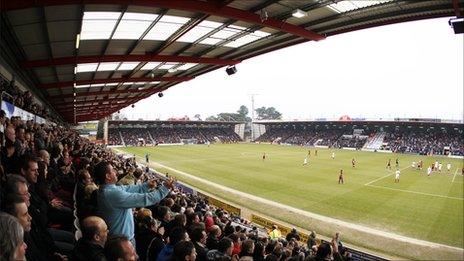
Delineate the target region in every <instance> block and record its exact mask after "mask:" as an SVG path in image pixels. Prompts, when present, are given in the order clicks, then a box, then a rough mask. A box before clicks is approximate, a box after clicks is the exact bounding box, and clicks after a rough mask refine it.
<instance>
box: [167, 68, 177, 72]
mask: <svg viewBox="0 0 464 261" xmlns="http://www.w3.org/2000/svg"><path fill="white" fill-rule="evenodd" d="M168 72H169V73H173V72H177V69H176V68H171V69H169V70H168Z"/></svg>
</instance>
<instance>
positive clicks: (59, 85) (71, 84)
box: [38, 76, 194, 89]
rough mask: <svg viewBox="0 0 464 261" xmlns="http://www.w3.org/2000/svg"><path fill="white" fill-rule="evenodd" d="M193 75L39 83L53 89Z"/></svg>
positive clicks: (162, 79)
mask: <svg viewBox="0 0 464 261" xmlns="http://www.w3.org/2000/svg"><path fill="white" fill-rule="evenodd" d="M193 78H194V77H191V76H182V77H174V76H172V77H153V78H152V77H138V78H111V79H95V80H80V81H76V82H73V81H68V82H55V83H46V84H39V86H38V87H39V88H40V89H54V88H63V87H74V83H76V85H88V84H102V83H122V82H184V81H189V80H192V79H193Z"/></svg>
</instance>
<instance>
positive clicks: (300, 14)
mask: <svg viewBox="0 0 464 261" xmlns="http://www.w3.org/2000/svg"><path fill="white" fill-rule="evenodd" d="M292 16H293V17H296V18H302V17H305V16H306V12H305V11H303V10H301V9H296V10H295V11H293V13H292Z"/></svg>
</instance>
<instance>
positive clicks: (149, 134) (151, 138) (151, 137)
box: [147, 130, 156, 145]
mask: <svg viewBox="0 0 464 261" xmlns="http://www.w3.org/2000/svg"><path fill="white" fill-rule="evenodd" d="M147 132H148V137H150V140H151V144H153V145H155V144H156V143H155V140H154V139H153V136H151V133H150V131H148V130H147Z"/></svg>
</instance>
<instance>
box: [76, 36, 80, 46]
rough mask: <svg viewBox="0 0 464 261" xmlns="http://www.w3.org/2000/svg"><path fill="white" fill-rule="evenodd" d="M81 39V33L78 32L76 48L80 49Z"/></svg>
mask: <svg viewBox="0 0 464 261" xmlns="http://www.w3.org/2000/svg"><path fill="white" fill-rule="evenodd" d="M80 41H81V35H80V34H77V36H76V49H79V43H80Z"/></svg>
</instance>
